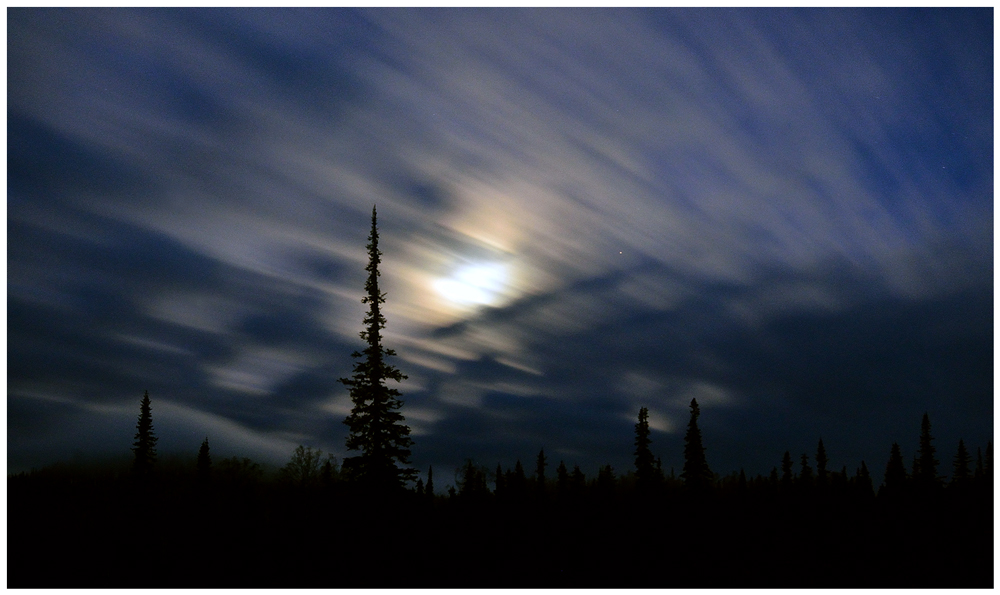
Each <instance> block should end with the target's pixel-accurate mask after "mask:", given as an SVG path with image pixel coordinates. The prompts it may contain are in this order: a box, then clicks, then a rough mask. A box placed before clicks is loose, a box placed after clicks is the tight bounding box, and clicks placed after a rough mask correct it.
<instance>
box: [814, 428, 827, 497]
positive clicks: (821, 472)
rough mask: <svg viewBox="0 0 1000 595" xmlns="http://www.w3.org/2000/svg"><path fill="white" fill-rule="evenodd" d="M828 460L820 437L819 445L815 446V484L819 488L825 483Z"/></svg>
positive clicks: (824, 485)
mask: <svg viewBox="0 0 1000 595" xmlns="http://www.w3.org/2000/svg"><path fill="white" fill-rule="evenodd" d="M828 462H829V459H827V458H826V448H825V447H824V446H823V439H822V438H820V439H819V445H818V446H817V447H816V485H817V486H819V488H820V489H823V488H825V487H826V484H827V472H826V464H827V463H828Z"/></svg>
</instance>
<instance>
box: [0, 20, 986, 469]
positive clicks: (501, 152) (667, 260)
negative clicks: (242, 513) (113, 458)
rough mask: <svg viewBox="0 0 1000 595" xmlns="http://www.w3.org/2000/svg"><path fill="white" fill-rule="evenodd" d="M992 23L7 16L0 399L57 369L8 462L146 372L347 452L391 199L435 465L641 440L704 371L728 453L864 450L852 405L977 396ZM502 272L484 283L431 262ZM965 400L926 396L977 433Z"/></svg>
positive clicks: (258, 429) (410, 343) (712, 431)
mask: <svg viewBox="0 0 1000 595" xmlns="http://www.w3.org/2000/svg"><path fill="white" fill-rule="evenodd" d="M989 15H990V13H989V12H988V11H986V10H947V11H921V10H917V11H901V10H881V9H880V10H771V9H766V10H707V11H706V10H694V9H654V10H638V11H635V10H608V9H600V10H597V9H570V10H547V9H545V10H536V9H526V10H522V9H518V10H500V11H497V10H453V9H434V10H370V11H354V10H342V9H327V10H282V11H253V10H251V11H244V10H228V9H226V10H175V9H157V10H142V9H99V10H66V9H61V10H54V9H12V10H11V11H10V14H9V37H10V41H9V48H8V50H9V57H8V70H9V80H8V87H9V97H8V104H9V108H8V136H9V139H10V147H11V151H10V155H9V159H8V195H9V196H8V303H9V308H8V309H9V311H8V324H9V329H8V333H9V341H10V345H11V347H10V353H9V355H8V374H9V377H8V378H9V379H8V390H9V392H10V393H11V394H12V395H13V394H20V395H23V394H27V393H31V394H46V395H52V396H55V397H58V398H57V399H56V400H39V399H29V400H24V399H23V398H22V397H17V398H16V399H15V400H14V401H12V402H15V403H16V405H15V406H14V407H12V411H11V412H10V416H9V421H8V431H9V435H10V439H9V444H11V445H12V448H11V450H12V453H15V454H12V457H14V458H12V459H11V460H15V459H16V457H21V456H28V454H27V453H28V452H29V450H31V449H35V448H43V447H44V445H45V443H44V440H42V439H41V438H38V437H37V436H36V435H35V434H32V432H34V431H35V430H34V429H38V428H41V429H45V428H48V429H46V430H44V431H45V432H51V429H52V428H57V427H60V426H61V424H64V423H73V420H74V419H76V417H74V416H79V415H83V414H81V413H78V412H72V413H71V411H76V410H74V409H73V407H75V406H76V405H73V404H89V406H93V407H97V406H100V407H126V408H127V407H131V406H132V402H133V401H134V400H135V399H136V395H137V394H138V393H139V391H141V390H144V389H146V388H149V389H150V391H151V394H153V395H154V400H155V399H160V398H162V399H164V400H165V401H166V402H168V403H170V404H171V405H169V406H168V409H169V407H174V406H176V407H178V408H182V409H177V411H175V412H174V413H176V416H175V418H176V420H177V421H178V423H181V421H182V420H183V423H184V424H187V425H186V426H185V427H206V428H208V427H211V428H215V429H214V430H213V431H218V432H222V433H227V434H226V435H231V436H235V435H236V434H238V433H240V432H247V433H248V435H249V436H254V438H252V439H249V438H248V440H251V442H252V443H253V444H255V445H256V446H254V448H257V449H258V450H259V451H260V452H269V453H271V455H268V456H272V455H274V456H276V455H275V453H276V451H277V450H278V449H280V448H283V447H285V446H287V445H290V444H292V443H297V442H296V441H297V440H298V441H303V440H305V441H315V443H316V444H322V445H324V447H325V449H326V450H332V451H335V452H340V451H339V450H338V447H337V445H338V444H342V443H343V436H344V435H345V432H346V429H345V428H344V427H343V424H341V423H340V419H342V416H343V415H344V408H345V406H346V401H345V400H344V399H345V398H346V393H345V391H344V390H343V387H342V386H340V385H339V384H337V382H336V380H337V378H339V377H340V376H343V375H346V374H348V373H349V371H350V369H351V368H350V366H351V363H352V360H351V358H350V353H351V352H352V351H353V350H355V349H357V348H358V347H359V345H360V343H359V340H358V338H357V333H358V331H359V330H360V328H359V327H360V323H361V319H362V317H363V315H364V306H363V305H362V304H361V303H360V302H359V300H360V298H361V295H362V288H363V283H364V275H365V273H364V266H365V264H366V260H367V254H366V252H365V249H364V246H365V241H366V240H365V238H366V236H367V233H368V230H369V226H370V219H369V217H370V213H371V207H372V204H373V203H377V204H378V212H379V230H380V234H381V237H380V247H381V249H382V251H383V266H382V277H381V282H382V284H383V286H382V288H383V290H384V291H386V292H387V294H388V302H387V305H386V306H387V307H386V315H387V318H388V320H389V326H388V327H387V330H386V342H387V344H388V345H389V346H391V347H394V348H396V349H398V351H399V353H400V357H399V359H398V363H399V365H400V366H401V367H402V368H403V371H404V372H405V373H412V376H413V381H412V382H411V383H410V384H409V385H408V386H407V398H408V399H409V400H408V406H412V407H413V411H414V424H413V425H414V428H415V431H419V436H420V438H421V440H420V447H419V448H418V449H415V450H414V457H415V459H416V460H417V461H418V462H420V465H421V467H423V466H424V465H425V464H428V463H430V462H435V464H441V465H450V464H452V463H453V462H455V461H459V462H460V459H462V458H464V457H465V456H476V457H486V458H492V459H502V458H503V457H504V456H507V455H503V453H505V452H509V453H515V452H516V453H520V454H518V455H516V456H521V457H523V458H526V457H531V456H533V454H534V452H537V448H539V447H541V446H542V443H544V444H545V446H546V449H547V451H548V449H549V448H550V447H551V449H552V452H564V453H579V457H580V462H581V463H584V461H585V460H586V461H588V462H586V463H585V465H591V464H592V465H595V466H596V465H597V464H602V462H613V463H614V464H615V466H616V468H620V469H625V468H627V467H628V465H629V461H628V454H627V453H628V452H630V446H629V444H630V436H631V431H632V424H634V420H633V419H632V418H634V416H635V414H636V411H637V407H638V406H649V407H650V409H651V411H652V412H653V413H654V414H655V415H653V416H652V419H653V420H654V421H655V424H656V429H657V430H659V432H658V433H657V435H658V436H660V435H662V440H663V441H664V445H663V448H664V449H670V448H672V449H674V451H673V452H675V453H676V452H677V450H676V449H677V447H678V444H679V443H678V442H677V440H679V439H680V435H681V434H682V428H683V427H684V424H685V421H686V415H687V412H686V406H687V405H686V402H684V403H681V401H690V398H692V397H695V396H697V398H698V399H699V402H702V401H703V400H704V403H703V405H704V415H703V419H704V422H705V424H706V427H705V433H706V438H711V439H713V440H718V441H720V442H719V443H718V444H719V446H718V447H717V448H718V449H719V450H717V451H716V452H720V451H721V450H723V447H725V449H729V450H727V452H752V453H755V454H754V455H753V456H755V457H757V458H756V459H753V461H752V460H751V459H752V457H750V456H749V455H748V458H746V459H740V458H739V456H735V455H734V456H733V457H731V459H728V460H727V459H716V461H717V462H713V465H724V464H745V465H747V466H750V465H753V464H755V465H758V467H760V466H766V465H765V464H764V463H761V462H760V461H767V460H778V458H780V454H781V452H783V450H781V448H782V447H778V446H774V447H773V448H772V447H771V446H769V445H772V444H781V443H787V442H793V441H795V440H802V441H806V440H812V439H813V436H815V434H816V433H817V432H820V431H826V430H824V429H823V428H825V427H834V426H837V427H843V428H849V429H844V430H842V431H841V432H840V433H839V434H838V435H837V436H836V439H839V440H841V441H842V442H843V443H844V444H850V445H852V446H850V449H853V450H845V451H844V455H843V456H845V457H849V456H854V457H856V456H857V455H859V454H861V453H868V452H870V449H872V448H875V446H876V443H877V445H878V447H879V448H881V446H882V444H881V442H879V441H880V440H881V441H883V442H884V441H885V438H884V437H879V436H872V437H870V438H869V437H868V434H867V433H868V432H872V431H871V430H870V429H865V423H862V420H861V417H862V416H861V415H860V414H859V413H858V411H866V410H872V411H874V412H876V413H874V414H873V415H877V416H880V420H881V421H879V422H878V424H879V427H880V428H882V429H884V430H885V432H884V433H891V432H894V431H896V430H897V429H898V428H899V427H900V426H897V425H894V424H896V423H897V422H895V421H891V420H895V419H901V418H905V417H907V416H912V415H918V416H919V413H922V411H920V412H917V410H918V409H920V407H932V406H937V405H936V404H937V403H939V401H936V400H935V399H936V398H943V397H941V396H940V395H941V394H943V393H944V392H947V391H957V390H959V388H958V387H960V386H962V385H963V384H964V385H967V386H974V387H977V388H976V389H975V390H974V391H971V392H975V391H980V390H985V389H981V388H979V387H981V385H982V383H983V382H984V380H983V378H985V376H984V370H987V369H990V368H989V367H988V366H989V365H988V363H986V362H987V361H988V360H987V359H986V356H985V355H984V354H986V353H988V352H989V351H988V343H987V340H988V339H991V338H992V336H991V335H990V334H989V333H988V332H987V333H986V334H985V335H984V334H983V332H984V331H981V330H976V329H980V328H991V326H990V324H989V321H990V317H989V310H988V307H987V306H985V305H984V304H987V303H989V300H988V298H990V299H991V298H992V290H991V287H990V283H989V282H988V280H989V279H991V278H992V251H991V250H990V247H991V246H992V241H993V235H992V234H993V231H992V218H993V207H992V195H993V190H992V183H993V180H992V144H993V139H992V124H991V123H992V83H991V81H992V78H991V76H990V74H991V72H992V70H991V69H992V62H991V61H990V59H989V57H990V56H992V45H991V44H992V35H991V29H990V27H991V21H990V19H989ZM957 32H961V34H959V33H957ZM485 263H502V264H503V266H504V267H505V270H506V271H507V272H508V280H507V283H506V285H505V286H504V287H502V288H500V289H499V290H498V292H497V294H498V295H497V299H496V300H495V303H493V304H492V305H491V306H489V307H482V308H477V307H460V305H459V304H456V303H455V301H454V300H449V299H447V296H443V295H442V294H441V292H440V291H438V290H436V289H435V286H436V285H439V283H438V282H439V281H440V280H442V279H446V278H448V277H449V276H451V275H453V274H454V273H455V271H457V270H459V269H460V268H461V267H462V266H466V265H469V264H485ZM946 346H947V348H946ZM921 350H923V351H921ZM932 354H933V357H932ZM53 370H58V371H59V372H58V373H55V372H53ZM890 378H891V379H892V380H891V382H890V380H888V379H890ZM904 387H905V388H904ZM976 394H977V395H978V396H973V397H968V399H967V400H963V401H961V402H955V403H953V404H952V405H949V406H948V407H944V406H941V407H940V412H939V413H937V415H940V416H941V417H945V418H947V419H949V420H950V421H949V423H951V421H953V422H954V425H955V426H956V427H957V426H960V425H962V424H963V423H964V424H967V425H968V426H969V427H975V428H976V430H975V432H978V434H976V435H977V436H980V437H982V436H985V435H986V433H985V430H984V427H985V426H984V425H983V423H980V422H979V421H975V420H977V419H979V418H978V417H977V416H980V415H981V414H983V412H984V411H985V410H987V409H988V400H987V399H986V397H985V396H983V395H980V394H979V393H976ZM907 395H909V396H907ZM932 395H938V396H937V397H935V396H932ZM171 411H173V410H171ZM43 412H44V413H43ZM87 415H88V416H91V417H89V418H88V419H89V420H90V421H88V422H87V424H85V425H84V426H81V429H80V432H81V434H80V435H79V436H78V437H79V440H80V442H81V443H86V441H87V440H88V439H89V438H87V436H90V435H91V434H94V435H96V434H100V433H102V432H106V431H111V430H102V429H101V428H102V427H105V426H104V425H102V424H110V423H111V422H110V421H109V420H108V418H106V417H101V416H99V415H97V414H95V413H93V412H90V413H87ZM172 415H173V414H172ZM95 416H96V417H95ZM199 416H208V417H199ZM948 416H953V417H948ZM116 419H117V418H116ZM123 419H124V418H123ZM172 419H173V418H172ZM969 420H973V421H969ZM126 421H127V420H126ZM869 421H870V420H869ZM114 423H116V424H118V425H116V426H114V427H115V428H116V429H115V430H114V431H123V432H125V433H126V434H128V433H129V432H130V430H129V428H128V427H127V426H128V425H129V424H128V423H125V421H120V422H118V421H116V422H114ZM226 423H231V424H233V425H225V424H226ZM898 423H903V422H898ZM198 424H201V425H198ZM977 424H978V425H977ZM107 427H111V426H107ZM83 428H92V430H88V431H90V432H91V434H86V432H85V430H84V429H83ZM123 428H124V429H123ZM416 428H419V430H417V429H416ZM755 428H756V429H755ZM39 431H42V430H39ZM162 431H163V432H164V433H165V436H168V435H169V433H170V432H171V431H172V430H170V429H169V428H168V427H166V426H164V427H163V430H162ZM192 431H193V430H192ZM199 431H200V430H199ZM900 431H901V430H900ZM949 431H952V430H949ZM954 431H955V432H957V431H958V430H957V429H955V430H954ZM185 432H187V430H185ZM85 434H86V436H85ZM824 436H826V434H824ZM830 437H831V440H826V441H825V442H826V443H827V445H828V447H829V448H831V449H834V448H835V446H834V444H833V442H834V440H833V438H834V436H833V435H832V434H831V435H830ZM171 440H172V439H171ZM235 440H236V439H235V438H233V441H234V442H233V444H234V445H235V444H237V442H235ZM56 442H57V441H53V442H52V444H53V445H54V444H56ZM969 442H970V443H972V440H971V436H970V440H969ZM28 444H30V445H31V447H30V448H29V447H28V446H26V445H28ZM248 444H249V443H248ZM761 444H766V445H768V446H759V445H761ZM234 448H235V447H234ZM248 448H249V447H248ZM801 448H805V446H802V447H801ZM810 448H811V446H810ZM52 449H53V452H55V450H54V449H55V446H52ZM505 449H508V450H505ZM776 449H778V450H781V452H779V453H778V454H777V458H775V455H774V452H772V451H775V450H776ZM710 452H711V450H710ZM612 453H619V454H612ZM622 453H624V454H622ZM664 453H666V450H665V451H664ZM720 454H721V452H720ZM882 454H884V453H882ZM32 456H35V455H32ZM510 456H514V455H510ZM567 456H568V455H567ZM671 456H672V455H671ZM865 456H870V455H867V454H866V455H865ZM880 456H881V455H880ZM615 457H617V458H615ZM36 458H37V457H36ZM508 458H509V457H508ZM606 458H610V459H614V460H613V461H611V460H607V461H605V459H606ZM668 458H669V457H668V456H666V454H665V461H666V460H667V459H668ZM503 460H506V459H503ZM525 460H526V459H525ZM848 460H853V459H848ZM448 461H450V462H448ZM754 461H756V462H754ZM522 462H523V461H522ZM869 463H870V465H869V466H870V467H875V466H876V465H874V464H872V461H869ZM764 471H767V469H764Z"/></svg>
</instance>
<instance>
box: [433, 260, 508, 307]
mask: <svg viewBox="0 0 1000 595" xmlns="http://www.w3.org/2000/svg"><path fill="white" fill-rule="evenodd" d="M507 277H508V273H507V266H506V265H504V264H502V263H498V262H491V263H478V264H467V265H465V266H462V267H461V268H459V269H457V270H456V271H455V272H454V273H453V274H452V276H451V277H448V278H446V279H438V280H437V281H435V282H434V289H436V290H437V292H438V293H439V294H440V295H441V296H442V297H443V298H445V299H447V300H448V301H450V302H452V303H454V304H456V305H461V306H492V305H495V304H497V303H498V302H499V301H500V298H501V297H502V294H503V291H504V288H505V287H506V286H507Z"/></svg>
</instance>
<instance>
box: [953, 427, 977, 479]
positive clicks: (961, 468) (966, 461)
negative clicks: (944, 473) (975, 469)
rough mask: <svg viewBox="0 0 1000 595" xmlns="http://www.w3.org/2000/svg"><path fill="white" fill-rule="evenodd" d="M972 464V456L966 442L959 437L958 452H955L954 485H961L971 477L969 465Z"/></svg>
mask: <svg viewBox="0 0 1000 595" xmlns="http://www.w3.org/2000/svg"><path fill="white" fill-rule="evenodd" d="M971 464H972V457H971V456H969V451H967V450H966V449H965V442H964V441H963V440H962V439H961V438H959V440H958V452H956V453H955V464H954V472H953V473H952V475H951V483H952V485H960V484H963V483H965V482H966V481H968V479H969V465H971Z"/></svg>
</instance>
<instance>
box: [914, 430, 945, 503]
mask: <svg viewBox="0 0 1000 595" xmlns="http://www.w3.org/2000/svg"><path fill="white" fill-rule="evenodd" d="M933 440H934V438H932V437H931V420H930V417H928V415H927V414H926V413H924V418H923V420H921V422H920V449H919V450H918V451H917V464H916V468H915V469H914V473H913V479H914V480H915V482H916V484H917V485H918V486H919V487H920V488H922V489H929V488H934V487H937V486H938V485H939V484H940V479H939V478H938V474H937V466H938V460H937V459H936V458H934V454H935V449H934V444H933Z"/></svg>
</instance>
